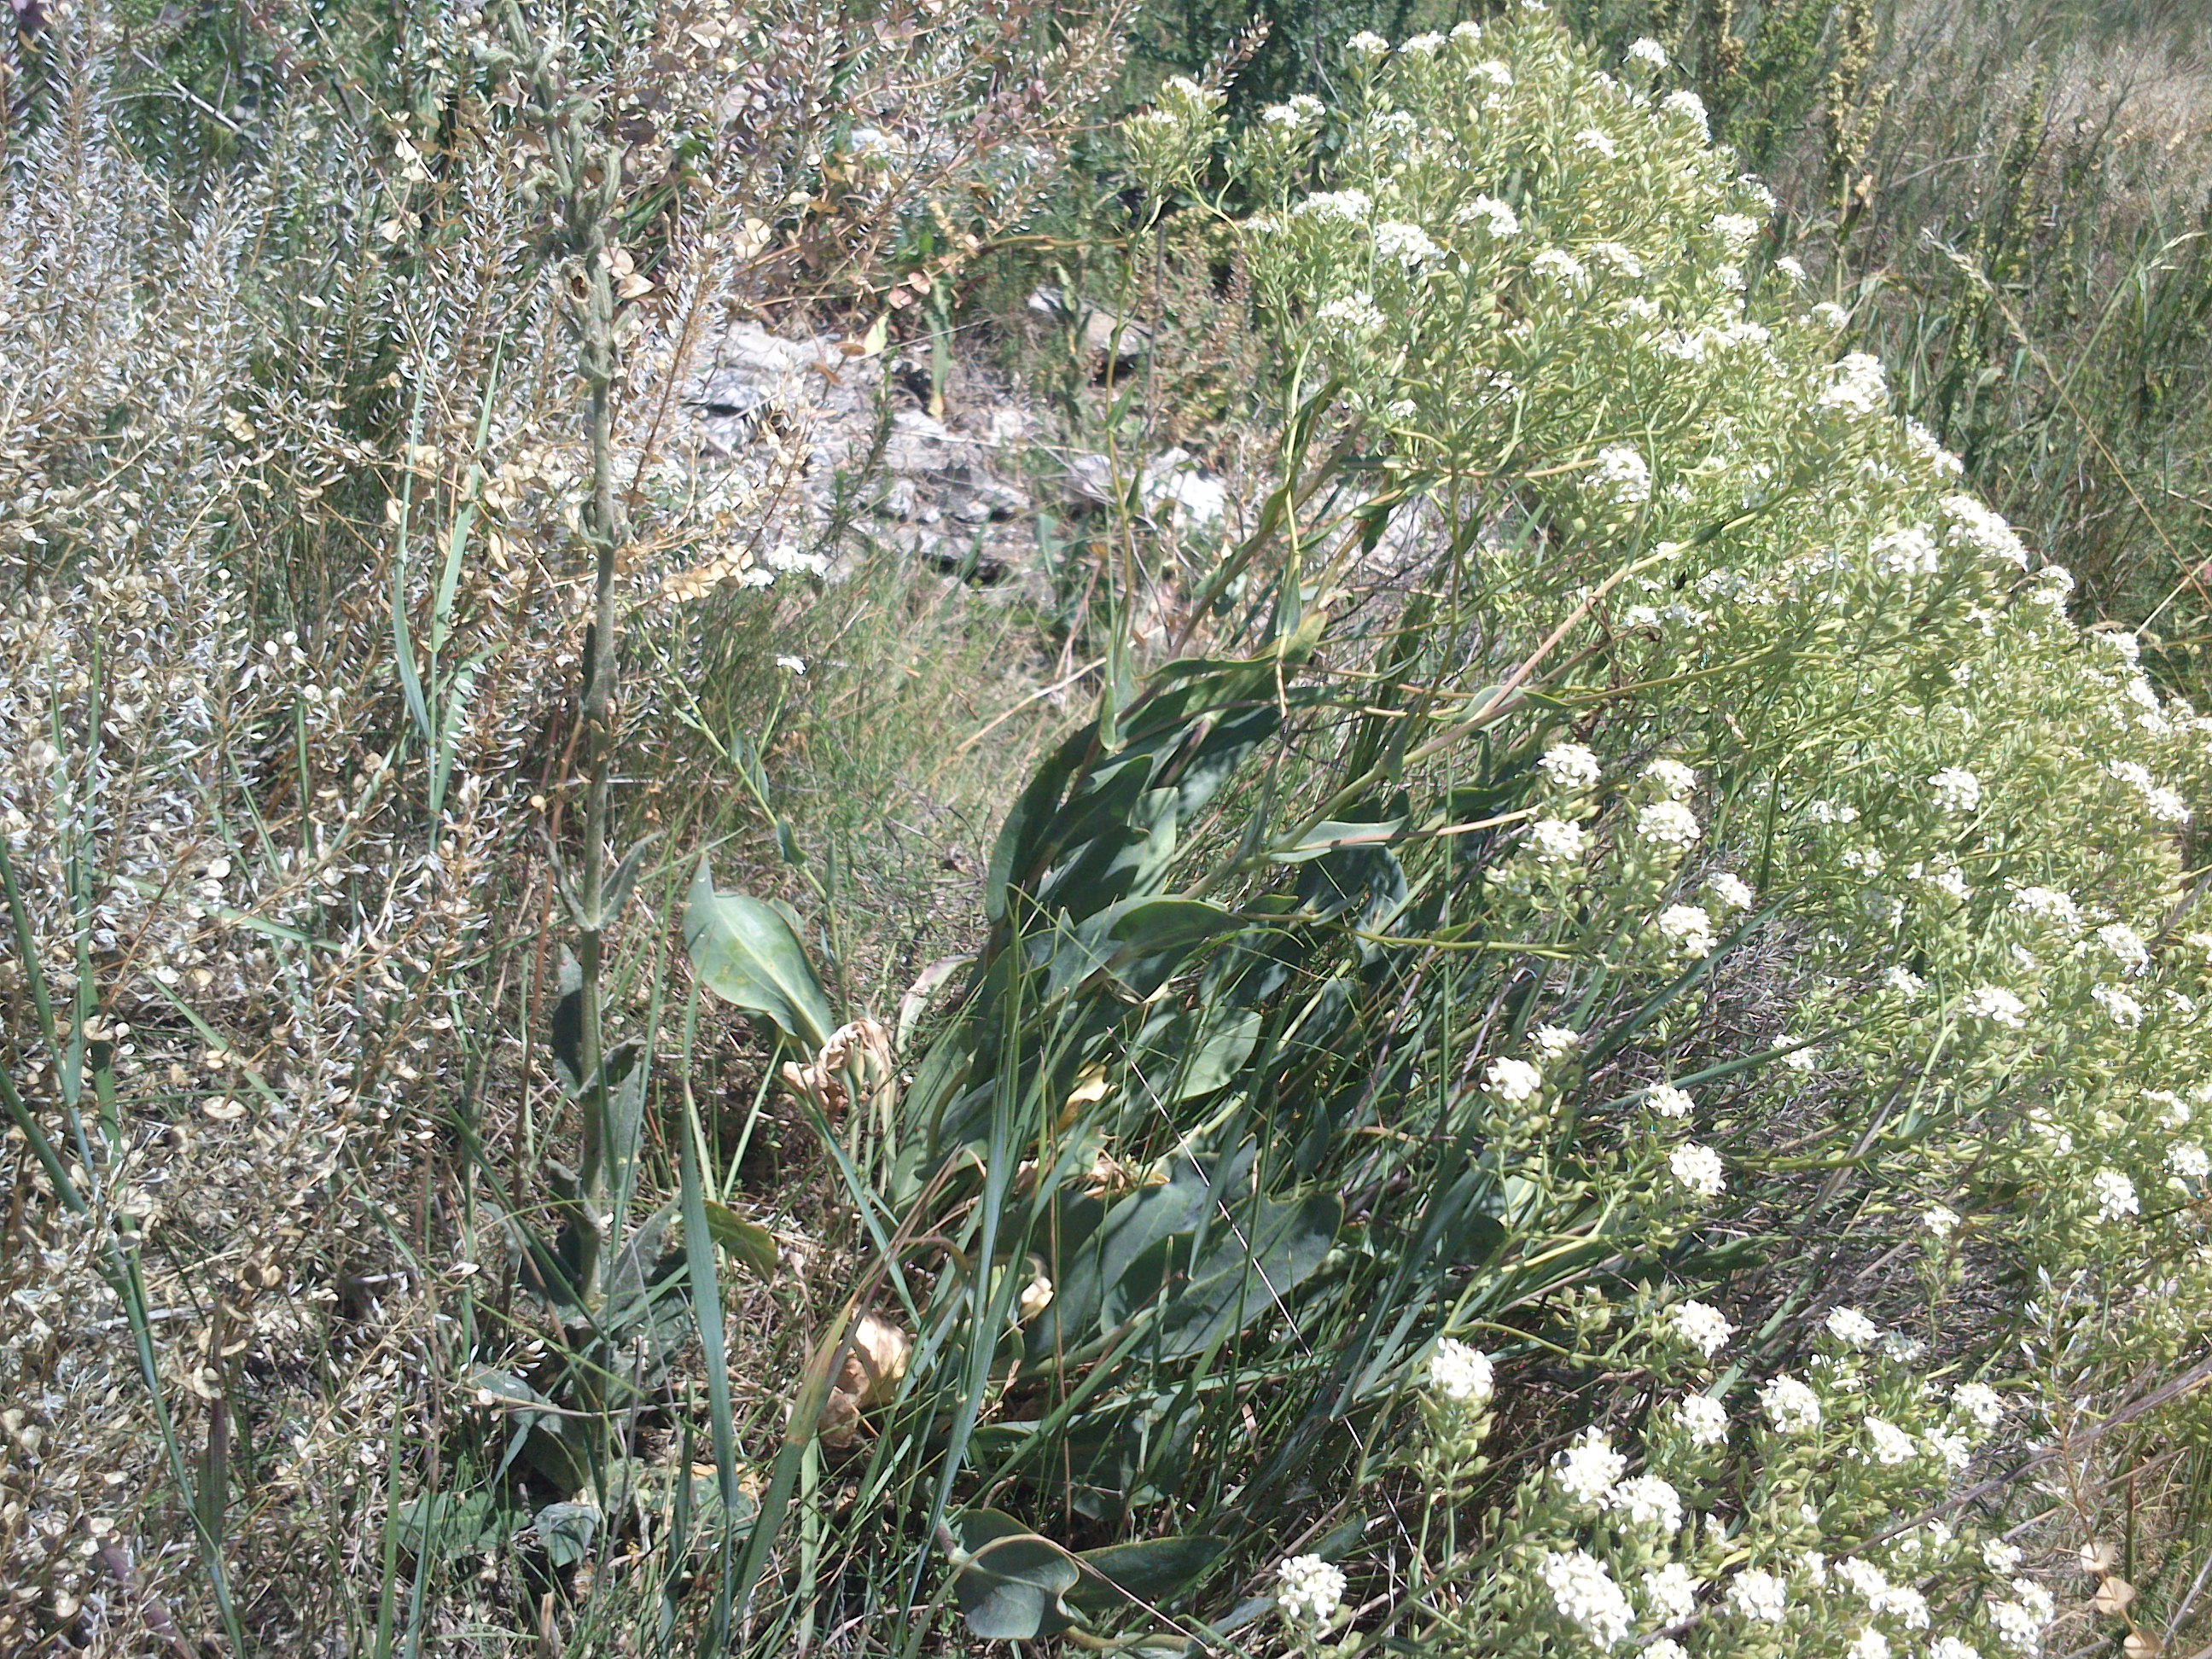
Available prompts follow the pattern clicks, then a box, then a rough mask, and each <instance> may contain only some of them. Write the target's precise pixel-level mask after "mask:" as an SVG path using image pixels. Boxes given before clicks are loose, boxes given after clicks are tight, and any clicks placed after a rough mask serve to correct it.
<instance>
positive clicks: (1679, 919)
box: [1659, 904, 1713, 957]
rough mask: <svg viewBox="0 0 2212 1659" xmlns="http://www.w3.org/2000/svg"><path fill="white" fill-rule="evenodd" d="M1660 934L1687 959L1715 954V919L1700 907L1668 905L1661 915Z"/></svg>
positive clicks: (1693, 905)
mask: <svg viewBox="0 0 2212 1659" xmlns="http://www.w3.org/2000/svg"><path fill="white" fill-rule="evenodd" d="M1659 932H1660V933H1661V935H1662V937H1663V938H1665V939H1667V940H1668V943H1670V944H1671V945H1674V948H1675V949H1676V950H1677V951H1680V952H1681V953H1682V954H1683V955H1684V956H1686V957H1709V956H1711V954H1712V953H1713V919H1712V917H1711V916H1710V915H1707V914H1706V913H1705V910H1704V909H1703V908H1701V907H1699V906H1698V905H1695V904H1670V905H1668V907H1667V908H1665V909H1664V910H1662V911H1661V912H1660V913H1659Z"/></svg>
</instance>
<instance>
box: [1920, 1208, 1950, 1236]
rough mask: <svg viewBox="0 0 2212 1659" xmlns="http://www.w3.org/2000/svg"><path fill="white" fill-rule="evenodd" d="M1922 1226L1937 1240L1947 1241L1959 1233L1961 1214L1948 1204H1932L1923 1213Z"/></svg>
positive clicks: (1921, 1216)
mask: <svg viewBox="0 0 2212 1659" xmlns="http://www.w3.org/2000/svg"><path fill="white" fill-rule="evenodd" d="M1920 1225H1922V1226H1923V1227H1925V1228H1926V1229H1927V1230H1928V1231H1929V1233H1930V1234H1931V1235H1933V1236H1934V1237H1936V1238H1937V1239H1947V1238H1948V1237H1950V1236H1951V1235H1952V1234H1953V1233H1954V1232H1956V1231H1959V1212H1957V1211H1956V1210H1954V1209H1953V1208H1952V1207H1951V1206H1949V1205H1948V1204H1930V1205H1929V1206H1928V1207H1927V1208H1926V1209H1925V1210H1923V1212H1921V1215H1920Z"/></svg>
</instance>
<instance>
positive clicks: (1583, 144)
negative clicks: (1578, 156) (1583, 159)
mask: <svg viewBox="0 0 2212 1659" xmlns="http://www.w3.org/2000/svg"><path fill="white" fill-rule="evenodd" d="M1575 148H1576V149H1579V150H1583V151H1586V152H1588V153H1589V155H1602V156H1603V157H1605V159H1606V160H1607V161H1611V160H1612V159H1613V157H1614V156H1616V155H1620V145H1619V144H1617V143H1613V140H1612V139H1611V138H1610V137H1607V135H1606V134H1604V133H1602V132H1600V131H1598V130H1597V129H1596V128H1595V127H1584V128H1583V130H1582V131H1580V132H1578V133H1577V134H1576V135H1575Z"/></svg>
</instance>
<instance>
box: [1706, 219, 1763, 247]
mask: <svg viewBox="0 0 2212 1659" xmlns="http://www.w3.org/2000/svg"><path fill="white" fill-rule="evenodd" d="M1712 228H1713V234H1715V235H1716V236H1717V237H1719V238H1720V239H1721V240H1722V241H1723V242H1725V243H1726V244H1727V245H1728V249H1729V252H1730V253H1731V254H1733V255H1735V256H1737V257H1739V258H1740V257H1741V255H1742V253H1743V251H1744V250H1745V249H1746V248H1747V247H1749V246H1751V245H1752V244H1753V242H1755V241H1757V240H1759V232H1760V231H1762V230H1764V229H1765V226H1764V225H1762V224H1760V223H1759V221H1758V220H1756V219H1754V218H1753V217H1752V216H1750V215H1749V214H1747V213H1716V214H1715V215H1713V226H1712Z"/></svg>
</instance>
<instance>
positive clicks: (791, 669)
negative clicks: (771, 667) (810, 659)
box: [775, 657, 806, 674]
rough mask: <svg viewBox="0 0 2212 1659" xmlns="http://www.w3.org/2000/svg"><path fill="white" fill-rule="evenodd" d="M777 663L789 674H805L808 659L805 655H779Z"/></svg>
mask: <svg viewBox="0 0 2212 1659" xmlns="http://www.w3.org/2000/svg"><path fill="white" fill-rule="evenodd" d="M775 665H776V666H777V667H778V668H781V670H783V671H784V672H785V673H787V674H804V673H805V671H806V659H805V658H804V657H778V658H777V659H775Z"/></svg>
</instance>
